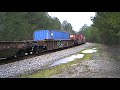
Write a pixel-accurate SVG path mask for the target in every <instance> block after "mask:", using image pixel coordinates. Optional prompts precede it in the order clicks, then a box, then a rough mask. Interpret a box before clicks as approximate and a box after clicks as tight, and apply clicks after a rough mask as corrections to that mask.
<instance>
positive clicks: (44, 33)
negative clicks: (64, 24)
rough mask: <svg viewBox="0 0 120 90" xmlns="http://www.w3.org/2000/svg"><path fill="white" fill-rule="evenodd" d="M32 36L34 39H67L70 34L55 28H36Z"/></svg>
mask: <svg viewBox="0 0 120 90" xmlns="http://www.w3.org/2000/svg"><path fill="white" fill-rule="evenodd" d="M33 37H34V41H38V40H44V39H54V40H68V39H70V34H69V33H67V32H63V31H57V30H38V31H35V32H34V35H33Z"/></svg>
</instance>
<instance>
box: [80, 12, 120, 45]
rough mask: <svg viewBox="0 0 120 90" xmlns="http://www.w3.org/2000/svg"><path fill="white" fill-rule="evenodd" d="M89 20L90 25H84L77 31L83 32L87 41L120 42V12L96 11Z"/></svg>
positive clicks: (109, 43)
mask: <svg viewBox="0 0 120 90" xmlns="http://www.w3.org/2000/svg"><path fill="white" fill-rule="evenodd" d="M91 20H92V22H93V24H92V25H91V26H89V27H88V26H87V25H84V26H83V27H82V28H81V29H80V31H79V33H84V35H85V36H86V39H87V41H89V42H97V43H103V44H108V45H111V44H120V12H96V15H95V17H93V18H91Z"/></svg>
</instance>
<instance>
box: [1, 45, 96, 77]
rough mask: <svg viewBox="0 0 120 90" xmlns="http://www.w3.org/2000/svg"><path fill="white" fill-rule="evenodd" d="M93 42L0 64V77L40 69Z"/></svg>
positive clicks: (15, 75) (14, 75)
mask: <svg viewBox="0 0 120 90" xmlns="http://www.w3.org/2000/svg"><path fill="white" fill-rule="evenodd" d="M94 45H95V44H93V43H86V44H83V45H80V46H76V47H73V48H69V49H65V50H61V51H57V52H53V53H49V54H45V55H41V56H36V57H33V58H29V59H25V60H22V61H16V62H13V63H9V64H4V65H0V78H16V77H17V76H19V75H21V74H28V73H32V72H34V71H37V70H40V69H43V68H45V67H46V66H48V65H49V64H51V63H53V62H54V61H56V60H58V59H60V58H63V57H66V56H69V55H72V54H75V53H77V52H79V51H80V50H83V49H85V48H87V47H92V46H94Z"/></svg>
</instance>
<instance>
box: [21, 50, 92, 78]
mask: <svg viewBox="0 0 120 90" xmlns="http://www.w3.org/2000/svg"><path fill="white" fill-rule="evenodd" d="M79 53H81V52H79ZM91 59H92V54H85V55H84V57H83V58H81V59H76V60H74V61H71V62H68V63H64V64H60V65H58V66H56V67H53V68H49V69H45V70H41V71H38V72H36V73H33V74H31V75H22V76H20V77H19V78H49V77H50V76H52V75H55V74H60V73H62V72H63V71H64V70H66V69H68V68H69V67H70V66H71V65H72V64H77V63H79V62H81V61H82V60H91Z"/></svg>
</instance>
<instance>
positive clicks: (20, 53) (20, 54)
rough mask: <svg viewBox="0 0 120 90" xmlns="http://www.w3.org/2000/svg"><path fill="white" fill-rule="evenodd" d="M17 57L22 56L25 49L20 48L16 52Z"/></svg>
mask: <svg viewBox="0 0 120 90" xmlns="http://www.w3.org/2000/svg"><path fill="white" fill-rule="evenodd" d="M16 56H17V57H23V56H25V50H20V51H18V53H17V54H16Z"/></svg>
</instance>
